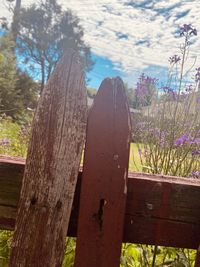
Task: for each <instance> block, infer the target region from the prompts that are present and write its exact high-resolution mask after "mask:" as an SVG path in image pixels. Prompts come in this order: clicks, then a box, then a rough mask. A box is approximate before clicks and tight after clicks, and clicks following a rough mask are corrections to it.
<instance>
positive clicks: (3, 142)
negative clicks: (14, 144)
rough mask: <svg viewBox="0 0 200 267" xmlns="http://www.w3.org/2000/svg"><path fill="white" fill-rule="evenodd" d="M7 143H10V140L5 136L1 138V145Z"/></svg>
mask: <svg viewBox="0 0 200 267" xmlns="http://www.w3.org/2000/svg"><path fill="white" fill-rule="evenodd" d="M9 143H10V141H9V140H8V139H7V138H3V139H2V140H1V141H0V145H2V146H7V145H9Z"/></svg>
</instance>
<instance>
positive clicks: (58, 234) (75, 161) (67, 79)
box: [10, 50, 86, 267]
mask: <svg viewBox="0 0 200 267" xmlns="http://www.w3.org/2000/svg"><path fill="white" fill-rule="evenodd" d="M85 126H86V92H85V84H84V75H83V72H82V68H81V64H80V62H79V57H78V56H77V54H76V53H75V52H73V51H72V50H69V51H68V53H66V54H65V56H63V58H62V59H61V60H60V62H59V63H58V64H57V67H56V69H55V71H54V73H53V75H52V76H51V77H50V79H49V82H48V84H47V86H46V87H45V89H44V91H43V93H42V96H41V98H40V101H39V104H38V108H37V110H36V114H35V117H34V121H33V130H32V137H31V142H30V146H29V151H28V156H27V161H26V169H25V173H24V178H23V183H22V190H21V196H20V202H19V208H18V215H17V221H16V230H15V232H14V238H13V244H12V252H11V258H10V266H12V267H18V266H20V267H27V266H38V267H40V266H47V267H48V266H49V267H53V266H54V267H55V266H56V267H59V266H61V264H62V258H63V255H64V248H65V236H66V234H67V229H68V223H69V218H70V214H71V206H72V201H73V196H74V191H75V187H76V180H77V175H78V170H79V164H80V159H81V153H82V147H83V141H84V135H85Z"/></svg>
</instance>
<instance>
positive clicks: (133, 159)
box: [129, 143, 142, 172]
mask: <svg viewBox="0 0 200 267" xmlns="http://www.w3.org/2000/svg"><path fill="white" fill-rule="evenodd" d="M129 171H130V172H141V171H142V166H141V163H140V156H139V153H138V148H137V145H136V144H135V143H131V146H130V154H129Z"/></svg>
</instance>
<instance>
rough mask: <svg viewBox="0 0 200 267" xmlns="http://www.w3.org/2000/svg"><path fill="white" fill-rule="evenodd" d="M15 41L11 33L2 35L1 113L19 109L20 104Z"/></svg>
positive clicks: (0, 41) (0, 50)
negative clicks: (16, 87) (14, 51)
mask: <svg viewBox="0 0 200 267" xmlns="http://www.w3.org/2000/svg"><path fill="white" fill-rule="evenodd" d="M13 45H14V44H13V42H12V40H11V37H10V36H9V35H4V36H1V37H0V113H5V112H7V113H10V114H11V115H12V114H13V113H14V112H15V111H16V110H18V108H19V106H20V104H19V102H18V101H17V99H18V95H17V93H18V92H17V91H16V90H15V81H16V61H15V56H14V54H13Z"/></svg>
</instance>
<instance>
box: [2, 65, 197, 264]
mask: <svg viewBox="0 0 200 267" xmlns="http://www.w3.org/2000/svg"><path fill="white" fill-rule="evenodd" d="M77 71H78V70H76V72H77ZM70 75H74V73H72V74H70ZM43 101H45V100H44V99H43ZM72 101H73V100H72ZM51 105H52V103H51ZM55 105H56V103H55ZM73 108H77V107H73ZM51 109H53V107H51ZM45 115H46V116H48V113H45ZM67 115H68V114H64V116H67ZM51 116H53V115H52V114H51ZM130 134H131V129H130V117H129V109H128V105H127V100H126V96H125V90H124V85H123V82H122V81H121V79H119V78H114V79H105V80H104V81H103V82H102V84H101V86H100V89H99V91H98V94H97V96H96V98H95V101H94V105H93V107H92V108H91V110H90V112H89V117H88V122H87V132H86V144H85V156H84V166H83V169H80V170H79V174H78V180H77V184H76V190H75V195H74V200H73V205H72V209H71V216H70V221H69V227H68V231H67V235H68V236H77V249H76V257H75V266H76V267H86V266H89V267H94V266H95V267H108V266H109V267H116V266H119V261H120V251H121V243H122V242H130V243H142V244H152V245H153V244H154V245H162V246H173V247H181V248H192V249H197V248H198V246H199V244H200V183H199V182H198V181H197V180H195V179H189V178H188V179H186V178H177V177H171V176H162V175H150V174H144V173H130V172H128V160H129V158H128V157H129V143H130ZM32 145H34V143H33V144H32ZM52 145H53V144H52ZM63 145H64V146H67V144H63ZM48 149H50V148H48ZM28 156H29V165H30V164H31V159H32V158H30V153H29V155H28ZM32 157H33V154H32ZM57 160H58V159H57ZM59 160H61V161H62V159H61V158H60V159H59ZM33 163H34V161H33ZM46 164H48V162H46ZM62 164H67V163H66V162H64V163H62ZM59 166H60V165H59ZM24 168H25V160H24V159H20V158H11V157H5V156H1V157H0V228H1V229H9V230H13V229H14V227H15V221H16V216H17V207H18V203H19V199H20V189H21V186H22V183H23V182H22V180H23V179H22V178H23V173H24ZM72 172H74V170H72ZM37 175H38V173H37V172H36V173H33V174H32V176H31V177H32V179H33V178H34V179H37ZM24 177H25V178H26V175H25V176H24ZM25 178H24V179H25ZM58 182H59V181H58ZM54 186H56V185H54ZM64 190H65V188H64ZM21 201H22V200H21ZM31 201H32V202H33V199H32V200H31ZM32 202H31V205H33V204H34V205H35V203H32ZM35 202H36V198H35ZM57 203H58V202H57ZM57 203H56V208H57V209H58V206H57ZM60 205H61V204H60ZM59 209H60V207H59ZM18 216H19V212H18ZM21 216H23V214H21ZM67 216H69V214H66V217H67ZM18 220H19V219H18ZM27 223H28V218H27ZM55 242H56V241H55ZM40 249H41V250H42V248H40ZM60 249H63V248H60ZM41 256H42V254H41ZM43 257H44V255H43ZM25 264H26V263H25ZM12 266H18V265H12ZM19 266H28V265H19ZM32 266H42V265H32ZM43 266H44V265H43ZM46 266H50V265H46ZM51 266H54V265H51ZM55 266H60V265H55ZM196 266H200V264H199V263H198V261H197V262H196Z"/></svg>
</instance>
